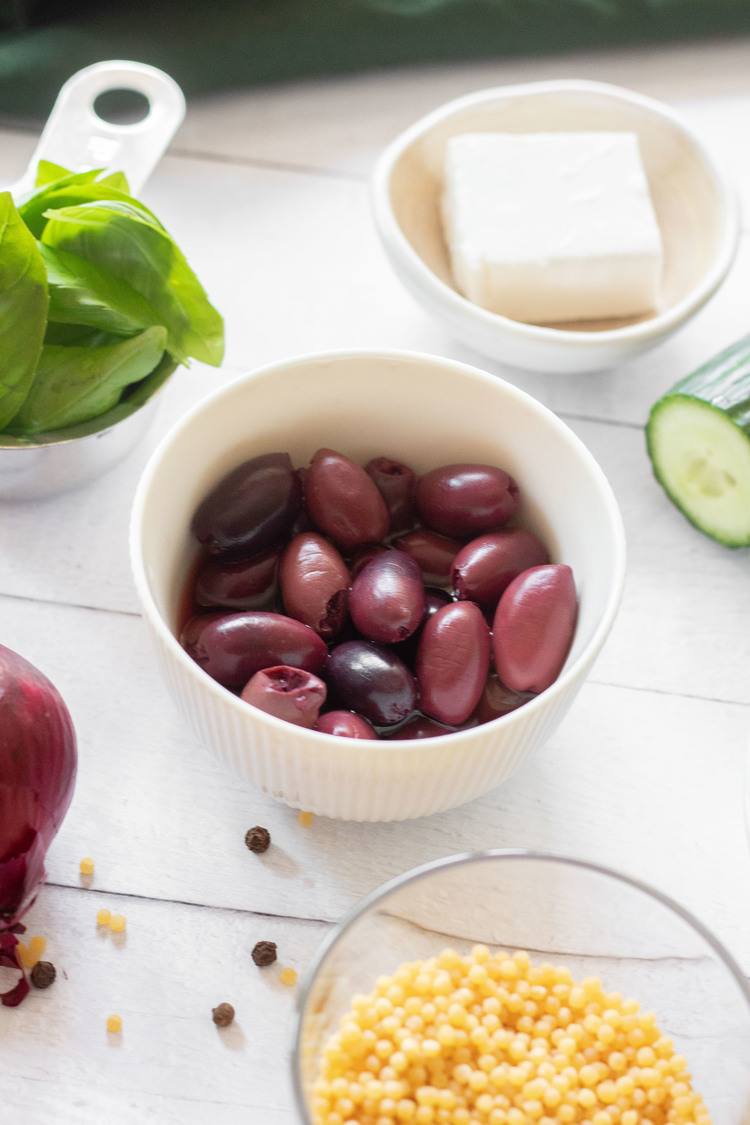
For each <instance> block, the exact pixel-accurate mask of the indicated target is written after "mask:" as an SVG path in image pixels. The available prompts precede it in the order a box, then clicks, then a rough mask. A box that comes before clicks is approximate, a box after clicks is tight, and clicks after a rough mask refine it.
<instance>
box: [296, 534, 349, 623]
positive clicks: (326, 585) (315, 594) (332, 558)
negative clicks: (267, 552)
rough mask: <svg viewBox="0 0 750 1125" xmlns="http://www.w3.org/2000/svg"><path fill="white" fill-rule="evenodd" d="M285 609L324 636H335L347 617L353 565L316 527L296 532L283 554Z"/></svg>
mask: <svg viewBox="0 0 750 1125" xmlns="http://www.w3.org/2000/svg"><path fill="white" fill-rule="evenodd" d="M279 581H280V583H281V596H282V598H283V599H284V609H285V610H286V612H287V613H288V614H289V615H290V617H296V618H297V620H298V621H304V623H305V625H309V626H310V628H311V629H314V630H315V632H316V633H320V635H321V637H326V638H330V637H335V636H337V635H338V633H339V632H340V630H341V626H342V625H343V623H344V620H345V618H346V605H347V592H348V589H349V569H348V567H347V565H346V563H345V562H344V560H343V559H342V557H341V555H340V554H339V552H338V551H337V550H336V548H335V547H334V546H333V544H332V543H329V542H328V540H327V539H324V538H323V536H322V535H318V534H316V533H315V532H313V531H307V532H304V533H303V534H302V535H295V537H294V539H292V541H291V543H289V545H288V546H287V548H286V550H285V551H284V554H283V555H282V556H281V563H280V565H279Z"/></svg>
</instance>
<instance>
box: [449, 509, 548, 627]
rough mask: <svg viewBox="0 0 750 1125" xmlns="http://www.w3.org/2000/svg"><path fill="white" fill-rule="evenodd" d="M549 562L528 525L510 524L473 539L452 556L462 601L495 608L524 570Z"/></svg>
mask: <svg viewBox="0 0 750 1125" xmlns="http://www.w3.org/2000/svg"><path fill="white" fill-rule="evenodd" d="M546 562H549V555H548V554H547V548H546V547H545V546H544V543H542V541H541V539H537V537H536V535H534V533H533V532H531V531H526V529H525V528H522V527H515V528H509V529H508V530H507V531H496V532H494V534H492V535H480V536H479V538H478V539H472V541H471V542H470V543H467V544H466V546H465V547H462V548H461V550H460V551H459V552H458V554H457V555H456V557H455V559H454V560H453V569H452V573H451V583H452V585H453V589H454V590H455V592H456V596H457V597H458V598H459V599H461V600H462V601H471V602H476V603H477V604H478V605H481V606H482V607H483V608H485V609H494V608H495V606H496V605H497V603H498V599H499V598H500V595H501V594H502V592H503V590H504V589H505V588H506V587H507V586H509V585H510V584H511V582H512V581H513V579H514V578H517V577H518V575H519V574H520V573H521V571H522V570H528V569H529V567H531V566H541V565H542V563H546Z"/></svg>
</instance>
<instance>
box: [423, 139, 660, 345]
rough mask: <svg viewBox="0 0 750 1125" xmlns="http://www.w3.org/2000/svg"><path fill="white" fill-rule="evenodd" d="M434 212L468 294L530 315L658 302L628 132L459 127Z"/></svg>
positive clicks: (598, 313) (506, 311) (629, 311)
mask: <svg viewBox="0 0 750 1125" xmlns="http://www.w3.org/2000/svg"><path fill="white" fill-rule="evenodd" d="M443 219H444V224H445V233H446V240H447V243H448V248H449V251H450V256H451V261H452V266H453V275H454V278H455V281H456V284H457V286H458V288H459V289H460V290H461V291H462V292H463V293H464V294H465V296H466V297H468V298H469V300H471V301H474V302H475V303H476V304H478V305H482V306H483V307H484V308H486V309H490V310H491V311H492V312H497V313H502V314H503V315H504V316H507V317H512V318H513V319H514V320H522V321H527V322H532V323H534V322H535V323H544V322H551V323H554V322H557V321H566V320H592V319H598V318H602V317H626V316H634V315H636V314H638V313H645V312H647V311H649V310H652V309H654V308H656V306H657V304H658V299H659V286H660V281H661V273H662V242H661V235H660V232H659V226H658V223H657V220H656V214H655V212H654V207H653V204H652V202H651V196H650V194H649V187H648V180H647V178H646V173H645V171H644V168H643V164H642V162H641V157H640V151H639V148H638V138H637V136H636V135H635V133H464V134H462V135H460V136H456V137H452V138H451V139H450V140H449V141H448V144H447V146H446V155H445V184H444V192H443Z"/></svg>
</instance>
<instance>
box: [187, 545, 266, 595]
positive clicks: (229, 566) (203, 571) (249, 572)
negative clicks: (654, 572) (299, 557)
mask: <svg viewBox="0 0 750 1125" xmlns="http://www.w3.org/2000/svg"><path fill="white" fill-rule="evenodd" d="M278 561H279V553H278V551H263V552H262V553H261V554H260V555H253V556H252V558H249V559H225V558H209V559H206V561H205V563H203V565H202V566H201V568H200V570H199V571H198V576H197V578H196V581H195V600H196V602H197V603H198V605H203V606H224V607H226V608H227V609H262V608H263V607H264V606H270V605H271V602H272V601H273V598H274V594H275V593H276V570H277V564H278Z"/></svg>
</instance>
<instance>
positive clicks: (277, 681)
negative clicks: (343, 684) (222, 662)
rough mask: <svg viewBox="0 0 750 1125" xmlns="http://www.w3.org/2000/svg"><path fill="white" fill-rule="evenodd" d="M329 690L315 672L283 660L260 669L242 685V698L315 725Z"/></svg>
mask: <svg viewBox="0 0 750 1125" xmlns="http://www.w3.org/2000/svg"><path fill="white" fill-rule="evenodd" d="M326 692H327V688H326V685H325V684H324V683H323V681H322V680H320V679H318V677H317V676H313V674H312V672H305V671H304V670H303V669H301V668H290V667H288V666H287V665H284V664H280V665H278V666H277V667H275V668H264V669H263V670H262V671H260V672H256V673H255V675H254V676H253V677H252V678H251V679H250V680H249V681H248V682H247V683H246V684H245V686H244V688H243V689H242V698H243V699H244V700H245V703H251V704H252V705H253V707H257V708H258V709H259V710H260V711H265V712H266V714H267V715H274V716H275V717H276V718H277V719H284V721H285V722H287V723H293V724H294V726H297V727H314V726H315V724H316V722H317V721H318V715H319V714H320V708H321V707H322V706H323V704H324V703H325V700H326Z"/></svg>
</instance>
